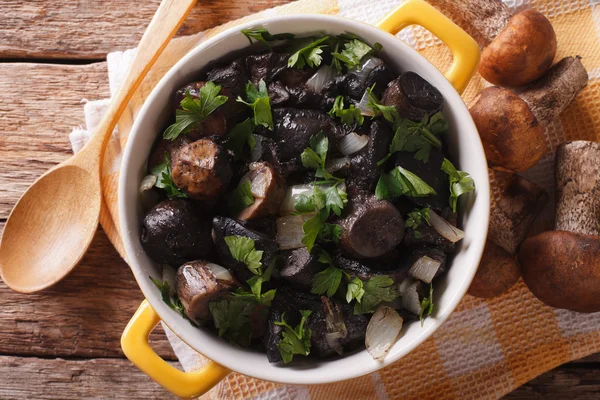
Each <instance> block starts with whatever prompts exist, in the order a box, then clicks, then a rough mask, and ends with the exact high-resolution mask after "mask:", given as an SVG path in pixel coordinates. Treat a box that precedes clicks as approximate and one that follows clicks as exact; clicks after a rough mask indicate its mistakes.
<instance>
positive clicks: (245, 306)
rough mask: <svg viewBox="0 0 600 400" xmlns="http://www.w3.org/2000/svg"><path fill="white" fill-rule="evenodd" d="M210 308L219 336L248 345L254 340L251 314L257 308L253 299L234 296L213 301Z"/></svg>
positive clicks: (241, 344)
mask: <svg viewBox="0 0 600 400" xmlns="http://www.w3.org/2000/svg"><path fill="white" fill-rule="evenodd" d="M208 309H209V311H210V314H211V315H212V317H213V322H214V324H215V327H216V328H217V330H218V335H219V337H225V338H226V339H228V340H229V341H231V342H233V343H237V344H239V345H240V346H244V347H248V346H249V345H250V342H251V340H252V327H251V325H250V316H251V315H252V314H253V313H254V311H255V310H256V303H255V302H254V301H253V300H251V299H246V298H243V297H233V298H228V299H222V300H219V301H212V302H210V303H209V304H208Z"/></svg>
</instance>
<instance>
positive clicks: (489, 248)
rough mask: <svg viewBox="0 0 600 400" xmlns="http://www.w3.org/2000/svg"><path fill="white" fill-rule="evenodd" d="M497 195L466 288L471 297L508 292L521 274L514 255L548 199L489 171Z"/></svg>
mask: <svg viewBox="0 0 600 400" xmlns="http://www.w3.org/2000/svg"><path fill="white" fill-rule="evenodd" d="M493 173H494V174H495V181H496V182H498V186H499V189H500V195H499V197H498V198H497V199H496V202H495V207H493V209H492V212H491V215H490V227H489V231H488V238H487V242H486V246H485V249H484V250H483V257H482V259H481V262H480V263H479V268H478V270H477V274H476V275H475V278H474V279H473V282H472V283H471V287H470V288H469V294H470V295H472V296H475V297H483V298H491V297H496V296H499V295H501V294H502V293H504V292H506V291H508V290H509V289H510V288H511V287H513V286H514V284H515V283H517V281H518V280H519V277H520V275H521V271H520V267H519V264H518V262H517V260H516V257H515V255H516V253H517V251H518V249H519V246H520V245H521V243H522V242H523V240H525V236H526V234H527V231H528V230H529V228H530V227H531V225H532V223H533V221H534V220H535V217H536V216H537V215H538V214H539V212H540V211H541V210H542V208H543V207H544V205H545V204H546V201H547V200H548V195H547V193H546V192H545V191H544V190H542V189H541V188H539V187H538V186H537V185H536V184H534V183H533V182H531V181H529V180H527V179H525V178H523V177H521V176H518V175H515V174H510V173H506V172H501V171H493Z"/></svg>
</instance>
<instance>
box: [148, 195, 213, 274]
mask: <svg viewBox="0 0 600 400" xmlns="http://www.w3.org/2000/svg"><path fill="white" fill-rule="evenodd" d="M140 242H141V243H142V247H143V248H144V250H145V251H146V253H147V254H148V255H149V256H150V257H151V258H152V259H153V260H154V261H156V262H157V263H161V264H169V265H171V266H173V267H179V266H180V265H181V264H183V263H184V262H186V261H190V260H194V259H198V258H202V257H206V256H207V255H208V254H209V253H210V252H211V250H212V241H211V240H210V220H208V219H205V218H203V217H202V216H201V214H200V213H199V212H198V211H197V210H196V209H195V208H194V206H193V205H192V203H191V202H190V201H188V200H183V199H174V200H165V201H162V202H160V203H158V204H157V205H155V206H154V207H153V208H152V209H151V210H150V211H149V212H148V213H147V214H146V216H145V217H144V220H143V222H142V228H141V234H140Z"/></svg>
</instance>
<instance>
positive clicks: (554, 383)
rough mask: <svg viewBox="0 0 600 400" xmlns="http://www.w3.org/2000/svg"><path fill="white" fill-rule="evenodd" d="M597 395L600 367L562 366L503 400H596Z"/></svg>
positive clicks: (599, 387) (599, 391)
mask: <svg viewBox="0 0 600 400" xmlns="http://www.w3.org/2000/svg"><path fill="white" fill-rule="evenodd" d="M599 393H600V366H598V365H595V366H591V367H583V368H581V367H569V366H562V367H559V368H556V369H554V370H552V371H549V372H547V373H545V374H543V375H541V376H539V377H537V378H535V379H533V380H532V381H530V382H528V383H526V384H525V385H523V386H521V387H519V388H517V389H516V390H514V391H513V392H511V393H509V394H508V395H506V396H504V397H503V399H504V400H521V399H523V400H525V399H527V400H530V399H553V400H572V399H577V400H597V399H598V397H599Z"/></svg>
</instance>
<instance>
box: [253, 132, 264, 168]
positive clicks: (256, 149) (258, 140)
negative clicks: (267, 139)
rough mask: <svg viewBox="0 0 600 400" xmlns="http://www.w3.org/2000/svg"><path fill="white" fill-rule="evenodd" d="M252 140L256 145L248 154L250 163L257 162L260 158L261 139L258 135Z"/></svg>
mask: <svg viewBox="0 0 600 400" xmlns="http://www.w3.org/2000/svg"><path fill="white" fill-rule="evenodd" d="M254 139H256V145H255V146H254V148H253V149H252V152H251V153H250V161H252V162H255V161H258V160H260V158H261V157H262V142H263V137H262V136H260V135H254Z"/></svg>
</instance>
